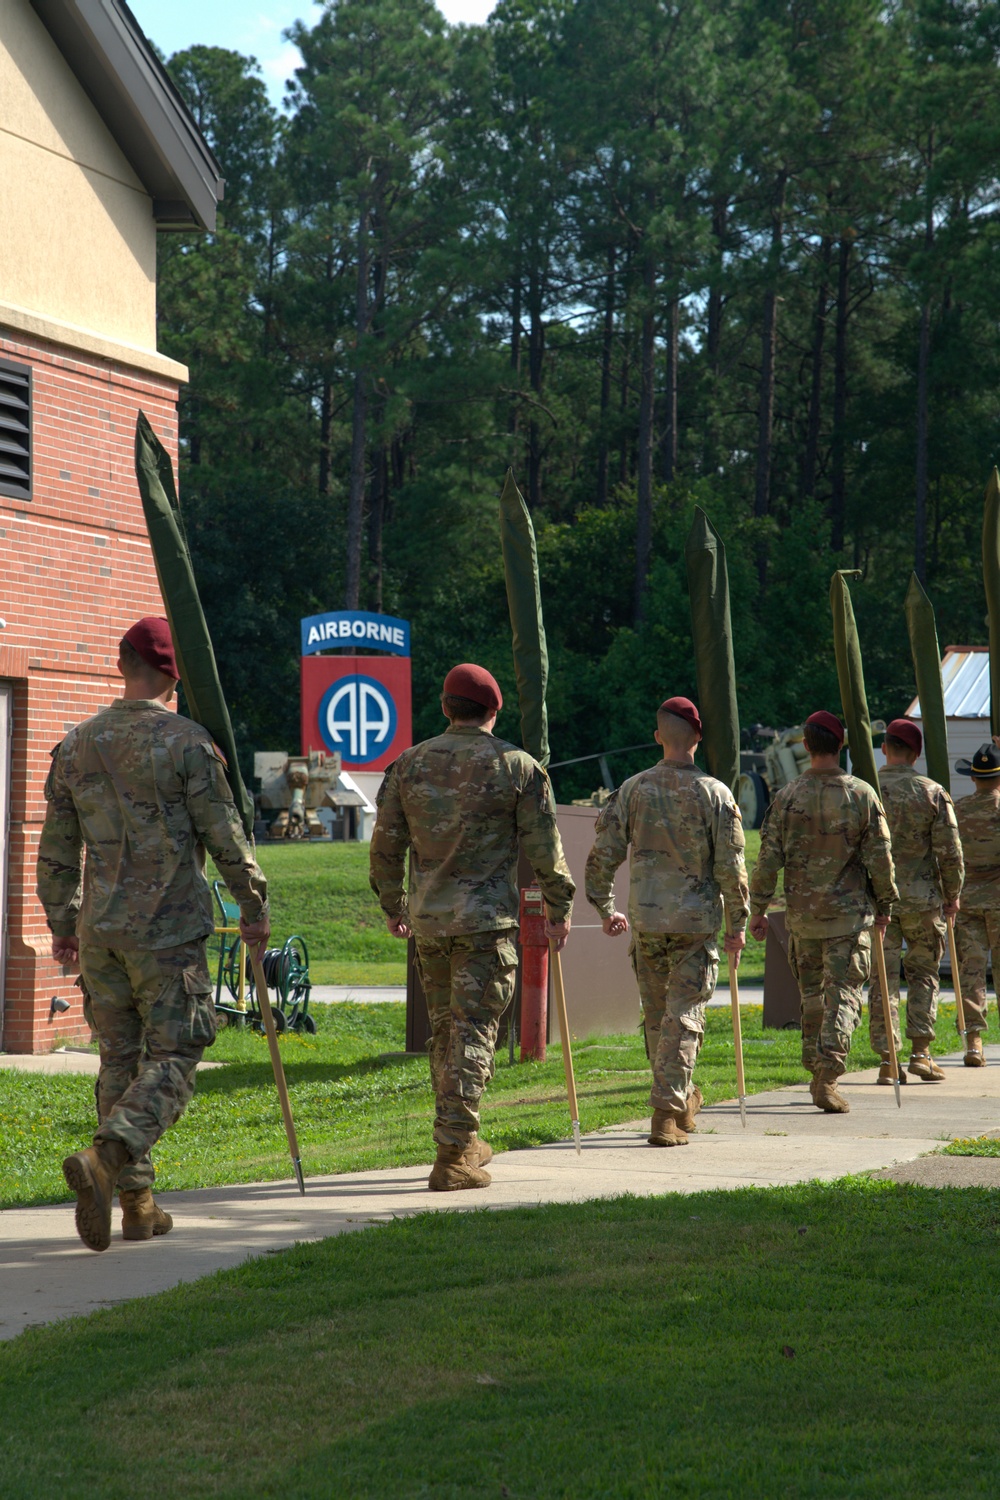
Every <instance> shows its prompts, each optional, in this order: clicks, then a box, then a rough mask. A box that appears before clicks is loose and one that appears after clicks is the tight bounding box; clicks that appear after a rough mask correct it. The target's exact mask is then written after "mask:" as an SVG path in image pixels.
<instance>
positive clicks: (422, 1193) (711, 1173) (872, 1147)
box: [0, 1047, 1000, 1338]
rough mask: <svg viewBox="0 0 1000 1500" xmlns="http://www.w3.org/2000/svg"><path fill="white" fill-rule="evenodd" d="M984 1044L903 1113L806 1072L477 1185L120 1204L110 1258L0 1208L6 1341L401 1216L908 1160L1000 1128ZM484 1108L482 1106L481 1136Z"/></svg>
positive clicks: (322, 1181)
mask: <svg viewBox="0 0 1000 1500" xmlns="http://www.w3.org/2000/svg"><path fill="white" fill-rule="evenodd" d="M987 1056H988V1058H989V1061H990V1063H991V1066H990V1067H988V1068H985V1069H971V1068H963V1067H962V1065H961V1055H960V1054H955V1055H954V1056H952V1057H949V1058H945V1059H942V1060H940V1061H941V1062H942V1066H943V1067H944V1069H945V1071H946V1073H947V1080H946V1082H944V1083H941V1084H921V1083H918V1082H916V1081H913V1082H911V1083H910V1084H909V1085H907V1087H906V1088H904V1090H903V1107H902V1109H899V1110H897V1108H896V1105H895V1099H894V1096H893V1092H892V1090H891V1089H884V1088H877V1087H875V1086H874V1080H875V1077H876V1072H875V1070H874V1069H872V1070H871V1071H868V1072H864V1073H851V1074H848V1075H847V1077H846V1079H845V1080H844V1083H843V1085H842V1086H843V1089H844V1092H845V1093H846V1094H847V1096H848V1098H849V1099H850V1101H851V1113H850V1114H849V1115H824V1114H821V1113H820V1112H819V1111H818V1110H816V1109H815V1108H814V1106H813V1105H812V1103H811V1101H810V1099H809V1095H808V1092H807V1089H806V1086H805V1084H804V1083H803V1084H798V1085H795V1086H794V1087H792V1088H787V1089H778V1090H774V1091H773V1092H771V1093H766V1094H755V1095H753V1096H752V1098H751V1100H750V1102H749V1104H748V1120H749V1124H748V1129H747V1130H746V1131H743V1130H742V1129H741V1127H740V1116H739V1110H738V1108H737V1106H736V1103H735V1102H734V1101H729V1102H727V1103H723V1104H717V1105H714V1106H713V1107H712V1108H710V1109H706V1110H704V1111H703V1112H702V1114H701V1115H700V1116H699V1129H698V1133H697V1134H696V1135H694V1136H692V1137H691V1141H690V1144H689V1145H688V1146H686V1147H681V1148H675V1149H672V1150H657V1149H655V1148H653V1147H650V1146H647V1145H646V1144H645V1137H646V1132H647V1130H648V1121H643V1122H639V1124H636V1125H626V1126H620V1127H617V1128H615V1129H612V1130H607V1131H603V1132H600V1133H598V1134H596V1135H588V1136H585V1137H584V1144H583V1152H582V1154H581V1155H580V1156H579V1157H578V1156H577V1155H576V1153H575V1151H574V1150H573V1147H572V1145H571V1144H569V1143H560V1144H559V1145H555V1146H540V1147H537V1148H535V1149H534V1150H530V1151H510V1152H507V1153H505V1154H504V1155H503V1156H498V1157H496V1158H495V1159H494V1162H493V1165H492V1167H491V1169H490V1170H491V1172H492V1173H493V1185H492V1187H490V1188H487V1189H485V1190H484V1191H482V1192H473V1193H447V1194H440V1193H432V1192H430V1191H429V1190H428V1188H427V1171H428V1168H427V1167H426V1166H421V1167H395V1168H389V1169H387V1170H384V1171H372V1172H353V1173H346V1174H344V1175H342V1176H336V1177H311V1178H308V1179H307V1182H306V1194H305V1196H304V1197H301V1196H300V1195H299V1193H298V1192H297V1191H296V1190H295V1188H294V1187H293V1186H290V1185H289V1184H288V1183H286V1182H281V1183H263V1184H257V1185H253V1186H249V1187H230V1188H216V1189H206V1190H203V1191H198V1192H186V1193H167V1194H164V1196H163V1198H162V1200H161V1201H162V1203H163V1205H164V1207H166V1208H168V1209H169V1211H170V1212H171V1213H172V1214H173V1215H174V1219H175V1221H176V1228H175V1230H174V1232H173V1233H172V1234H169V1235H167V1236H166V1237H165V1238H163V1239H159V1240H153V1241H150V1242H148V1243H144V1244H125V1243H124V1242H123V1241H122V1240H121V1239H119V1238H117V1234H118V1224H117V1217H118V1216H117V1212H116V1215H115V1219H116V1225H115V1233H116V1238H115V1239H114V1240H113V1241H112V1247H111V1249H110V1250H108V1251H106V1252H105V1253H104V1254H103V1255H95V1254H94V1253H93V1252H92V1251H88V1250H85V1249H84V1248H83V1247H82V1246H81V1244H80V1242H79V1240H78V1239H77V1237H76V1234H75V1231H74V1227H73V1210H72V1207H71V1206H70V1205H68V1204H58V1205H55V1206H52V1207H46V1208H32V1209H9V1210H7V1211H6V1212H4V1213H0V1286H2V1289H3V1290H2V1295H0V1338H13V1337H14V1336H15V1335H16V1334H18V1333H20V1332H21V1331H22V1330H23V1329H24V1328H27V1327H30V1326H32V1325H34V1324H41V1323H49V1322H53V1321H55V1320H56V1319H58V1318H65V1317H70V1316H72V1315H74V1314H78V1313H88V1312H92V1311H93V1310H94V1309H95V1308H99V1307H109V1306H112V1305H114V1304H115V1303H117V1302H123V1301H126V1300H128V1299H129V1298H132V1297H140V1296H145V1295H147V1294H149V1293H151V1292H158V1291H162V1290H164V1289H165V1288H167V1287H170V1286H174V1285H175V1284H176V1283H177V1282H180V1281H193V1280H195V1279H196V1278H197V1277H199V1276H204V1275H206V1274H207V1273H209V1272H211V1271H215V1270H219V1269H220V1268H222V1267H225V1266H233V1265H237V1264H239V1262H241V1261H243V1260H246V1259H247V1258H248V1257H249V1256H252V1255H261V1254H265V1253H267V1252H271V1251H275V1250H280V1249H284V1248H287V1247H288V1246H289V1245H293V1244H295V1243H296V1241H301V1240H318V1239H322V1238H324V1237H326V1236H327V1235H333V1234H341V1233H344V1232H346V1231H348V1230H353V1229H360V1228H362V1227H364V1226H365V1225H366V1224H372V1223H382V1222H385V1221H387V1220H390V1219H392V1218H397V1217H399V1216H400V1215H403V1214H415V1213H426V1212H428V1211H438V1212H440V1211H452V1212H454V1211H456V1210H459V1211H462V1210H465V1211H467V1210H470V1209H479V1208H510V1207H514V1206H522V1205H532V1206H533V1205H536V1204H539V1203H565V1202H575V1201H580V1200H583V1199H588V1198H606V1197H614V1196H616V1195H617V1194H620V1193H634V1194H636V1195H637V1196H640V1197H645V1196H650V1195H653V1194H657V1193H669V1192H681V1193H694V1192H701V1191H703V1190H705V1189H709V1188H738V1187H749V1186H759V1187H773V1186H779V1185H783V1184H790V1183H795V1182H805V1181H809V1180H812V1179H819V1180H821V1181H829V1180H831V1179H833V1178H836V1177H841V1176H844V1175H845V1174H846V1173H850V1172H863V1171H871V1170H875V1169H878V1168H885V1167H891V1166H893V1165H895V1164H898V1163H905V1162H911V1161H913V1160H914V1159H915V1158H916V1157H919V1156H920V1155H922V1154H923V1153H924V1152H928V1151H933V1150H935V1149H936V1148H937V1147H938V1146H939V1145H941V1144H942V1142H944V1141H946V1140H950V1139H953V1138H955V1137H958V1136H972V1135H984V1134H987V1133H990V1132H993V1133H997V1132H1000V1047H991V1048H988V1049H987ZM487 1099H488V1096H487ZM490 1114H491V1111H490V1109H489V1107H488V1106H487V1107H486V1108H485V1109H484V1112H483V1122H484V1133H485V1134H486V1135H487V1136H488V1135H489V1122H490Z"/></svg>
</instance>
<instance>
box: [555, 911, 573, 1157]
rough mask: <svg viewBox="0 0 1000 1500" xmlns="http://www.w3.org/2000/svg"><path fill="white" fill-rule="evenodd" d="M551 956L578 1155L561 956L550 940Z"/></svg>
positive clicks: (570, 1051) (564, 1065) (571, 1116)
mask: <svg viewBox="0 0 1000 1500" xmlns="http://www.w3.org/2000/svg"><path fill="white" fill-rule="evenodd" d="M549 951H550V953H551V954H552V992H553V994H554V996H555V1002H556V1014H557V1015H558V1017H559V1040H560V1041H561V1042H562V1054H563V1067H564V1068H565V1069H566V1095H567V1097H568V1099H569V1117H570V1120H571V1122H572V1125H573V1144H574V1146H575V1147H576V1154H577V1156H579V1155H580V1108H579V1105H578V1104H577V1102H576V1079H575V1078H574V1076H573V1052H572V1049H571V1047H570V1041H569V1015H568V1013H567V1011H566V988H565V986H564V984H563V971H562V954H561V953H560V952H559V949H558V948H557V947H556V945H555V943H554V942H553V941H551V940H550V942H549Z"/></svg>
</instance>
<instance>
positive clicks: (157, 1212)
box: [118, 1187, 174, 1240]
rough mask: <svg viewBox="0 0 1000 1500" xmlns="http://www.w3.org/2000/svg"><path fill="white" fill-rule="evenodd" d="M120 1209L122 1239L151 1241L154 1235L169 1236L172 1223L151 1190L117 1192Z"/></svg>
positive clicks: (131, 1189)
mask: <svg viewBox="0 0 1000 1500" xmlns="http://www.w3.org/2000/svg"><path fill="white" fill-rule="evenodd" d="M118 1202H119V1203H120V1204H121V1208H122V1239H123V1240H151V1239H152V1238H153V1236H154V1234H169V1233H170V1231H171V1229H173V1227H174V1221H173V1219H172V1218H171V1217H170V1215H169V1214H168V1213H164V1211H163V1209H162V1208H161V1207H160V1205H159V1204H158V1203H157V1201H156V1199H155V1198H154V1197H153V1190H152V1188H148V1187H147V1188H126V1189H123V1190H121V1191H120V1192H119V1194H118Z"/></svg>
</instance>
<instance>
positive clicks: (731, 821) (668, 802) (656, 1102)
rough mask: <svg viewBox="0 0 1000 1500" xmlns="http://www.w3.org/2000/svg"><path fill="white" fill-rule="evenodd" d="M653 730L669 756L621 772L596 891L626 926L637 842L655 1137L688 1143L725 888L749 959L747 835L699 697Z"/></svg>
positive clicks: (593, 863) (640, 962)
mask: <svg viewBox="0 0 1000 1500" xmlns="http://www.w3.org/2000/svg"><path fill="white" fill-rule="evenodd" d="M654 738H655V740H656V742H657V744H658V745H660V746H661V747H662V749H663V759H662V760H661V761H660V762H659V764H658V765H655V766H653V767H652V768H651V769H650V770H648V771H641V772H640V773H639V775H638V776H632V777H630V778H629V780H628V781H626V782H623V783H622V785H621V786H620V787H619V789H618V791H617V792H615V793H614V795H613V796H612V797H611V799H610V800H609V801H608V802H607V803H606V805H605V807H604V809H603V810H602V812H601V814H600V817H599V818H598V820H597V826H596V829H595V834H596V837H595V839H594V847H593V848H592V849H591V851H590V854H589V856H588V858H587V870H586V893H587V900H588V901H589V902H590V904H591V906H593V907H595V908H596V910H597V911H598V912H599V913H600V916H601V925H602V927H603V928H604V931H605V933H606V934H607V935H608V936H609V937H617V936H618V935H619V934H621V933H623V932H627V931H628V929H629V922H628V919H627V918H626V917H625V916H624V915H623V914H622V913H621V912H619V911H616V910H615V902H614V879H615V871H616V870H617V869H618V866H619V865H620V864H621V863H622V861H623V860H624V859H625V856H626V854H628V853H629V849H630V847H631V854H630V857H629V879H630V881H631V885H630V890H629V915H630V917H631V920H632V941H631V946H630V949H629V953H630V957H631V959H632V967H633V969H634V970H635V977H636V980H637V981H638V984H639V995H640V997H641V1000H642V1013H643V1025H644V1028H645V1033H646V1052H647V1054H648V1056H649V1059H650V1062H651V1063H652V1066H653V1088H652V1092H651V1094H650V1099H649V1102H650V1108H651V1109H652V1111H653V1119H652V1124H651V1128H650V1133H649V1144H650V1145H651V1146H686V1145H687V1132H688V1131H691V1130H694V1128H695V1115H696V1114H697V1113H698V1111H699V1109H700V1108H701V1104H702V1095H701V1090H700V1089H699V1088H698V1087H697V1086H696V1085H694V1084H693V1083H692V1081H691V1080H692V1074H693V1072H694V1064H695V1059H696V1058H697V1056H698V1053H699V1051H700V1050H701V1043H702V1038H703V1037H704V1034H705V1006H706V1004H707V1003H708V1001H709V1000H710V999H711V998H712V992H713V991H714V989H715V981H716V978H717V977H718V973H719V950H718V947H717V946H716V935H717V933H718V931H719V928H720V926H721V925H722V917H723V908H722V897H723V896H725V898H726V905H727V907H728V910H729V917H730V921H731V925H732V932H731V933H729V934H728V935H727V937H726V940H725V948H726V952H727V953H728V954H729V961H730V963H733V964H738V963H739V960H740V953H741V952H742V950H743V947H744V945H745V943H746V932H745V928H746V920H747V915H748V912H749V908H748V905H747V878H746V866H745V864H744V862H743V849H744V845H745V842H746V840H745V838H744V835H743V821H742V818H741V816H740V810H739V807H738V806H737V805H736V802H735V801H734V800H733V795H732V793H731V792H730V790H729V788H728V787H727V786H724V785H723V783H722V782H721V781H716V779H715V778H714V776H709V775H707V774H706V772H704V771H701V770H699V768H698V767H697V766H696V765H695V763H694V752H695V746H696V745H697V744H698V742H699V740H700V739H701V719H700V717H699V715H698V710H697V708H696V707H695V705H694V704H693V703H692V702H691V700H690V698H668V699H667V700H666V702H664V703H661V704H660V707H659V709H658V710H657V714H656V731H655V735H654Z"/></svg>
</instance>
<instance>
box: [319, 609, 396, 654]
mask: <svg viewBox="0 0 1000 1500" xmlns="http://www.w3.org/2000/svg"><path fill="white" fill-rule="evenodd" d="M336 646H350V647H351V648H352V650H357V649H358V647H367V648H368V649H369V650H373V651H384V652H386V653H387V654H388V655H389V656H409V654H410V622H409V620H397V619H396V617H395V616H394V615H371V614H368V613H367V611H365V610H362V609H335V610H333V611H332V612H331V613H330V614H327V615H307V616H306V618H305V619H304V620H303V621H302V655H303V656H312V655H313V654H314V653H315V652H317V651H330V650H332V649H333V648H334V647H336Z"/></svg>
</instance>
